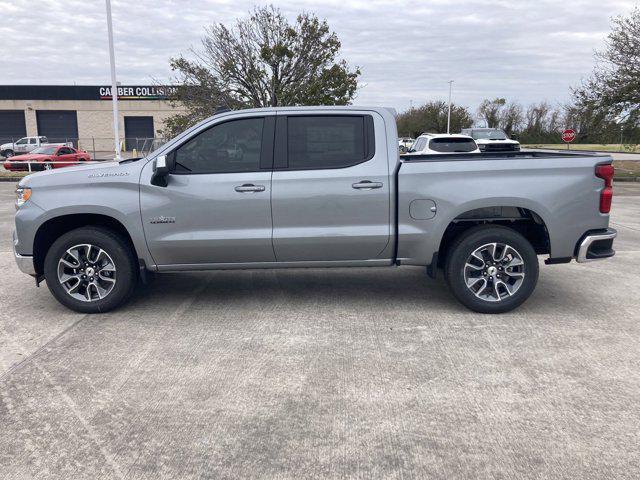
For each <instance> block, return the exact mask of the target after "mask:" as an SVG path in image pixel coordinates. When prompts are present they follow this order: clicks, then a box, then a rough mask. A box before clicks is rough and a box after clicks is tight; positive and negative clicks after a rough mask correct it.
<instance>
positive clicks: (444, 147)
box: [429, 138, 478, 153]
mask: <svg viewBox="0 0 640 480" xmlns="http://www.w3.org/2000/svg"><path fill="white" fill-rule="evenodd" d="M429 148H430V149H431V150H433V151H434V152H443V153H465V152H467V153H468V152H473V151H474V150H475V149H476V148H478V147H477V146H476V142H474V141H473V140H472V139H471V138H434V139H433V140H431V142H430V143H429Z"/></svg>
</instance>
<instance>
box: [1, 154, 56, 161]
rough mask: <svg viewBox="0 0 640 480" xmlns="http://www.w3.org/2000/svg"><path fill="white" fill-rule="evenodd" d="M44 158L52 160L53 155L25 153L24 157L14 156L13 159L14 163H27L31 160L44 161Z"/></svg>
mask: <svg viewBox="0 0 640 480" xmlns="http://www.w3.org/2000/svg"><path fill="white" fill-rule="evenodd" d="M43 158H51V155H44V154H43V153H23V154H22V155H14V156H13V157H11V161H12V162H26V161H31V160H35V161H38V160H42V159H43Z"/></svg>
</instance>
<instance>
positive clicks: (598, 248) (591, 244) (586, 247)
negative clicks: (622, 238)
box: [576, 228, 618, 263]
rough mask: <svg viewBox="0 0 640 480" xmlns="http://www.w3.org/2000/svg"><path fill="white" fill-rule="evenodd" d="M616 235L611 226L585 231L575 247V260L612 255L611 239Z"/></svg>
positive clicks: (598, 258)
mask: <svg viewBox="0 0 640 480" xmlns="http://www.w3.org/2000/svg"><path fill="white" fill-rule="evenodd" d="M617 236H618V232H617V231H616V230H614V229H613V228H607V229H604V230H592V231H589V232H587V233H585V235H584V236H583V237H582V239H581V240H580V241H579V242H578V246H577V248H576V262H578V263H585V262H593V261H595V260H603V259H605V258H609V257H613V256H614V255H615V254H616V251H615V250H614V249H613V239H614V238H616V237H617Z"/></svg>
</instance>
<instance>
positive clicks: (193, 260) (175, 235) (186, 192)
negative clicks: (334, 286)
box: [140, 162, 275, 265]
mask: <svg viewBox="0 0 640 480" xmlns="http://www.w3.org/2000/svg"><path fill="white" fill-rule="evenodd" d="M151 173H152V162H149V163H148V164H147V165H146V166H145V168H144V170H143V174H142V178H141V189H140V204H141V210H142V222H143V225H144V231H145V236H146V238H147V244H148V246H149V251H150V252H151V255H152V256H153V258H154V260H155V262H156V263H157V264H158V265H171V264H206V263H243V262H272V261H274V260H275V257H274V254H273V248H272V246H271V208H270V204H269V199H270V196H271V172H247V173H221V174H202V175H170V176H169V182H168V186H167V187H157V186H154V185H151ZM245 184H253V185H255V186H263V187H264V190H263V191H257V192H237V191H236V190H235V189H236V187H238V186H242V185H245ZM159 222H172V223H159Z"/></svg>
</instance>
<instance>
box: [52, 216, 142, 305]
mask: <svg viewBox="0 0 640 480" xmlns="http://www.w3.org/2000/svg"><path fill="white" fill-rule="evenodd" d="M135 262H136V259H135V255H134V253H133V252H132V251H131V248H130V247H129V245H128V244H127V242H126V241H125V240H124V239H123V238H121V237H120V236H119V235H117V234H116V233H114V232H113V231H111V230H108V229H105V228H100V227H93V226H92V227H82V228H78V229H76V230H72V231H70V232H67V233H65V234H64V235H62V236H60V237H59V238H58V239H57V240H56V241H55V242H54V243H53V245H51V248H49V251H48V252H47V255H46V257H45V261H44V276H45V279H46V281H47V286H48V287H49V290H50V291H51V293H52V294H53V296H54V297H55V298H56V300H58V301H59V302H60V303H62V304H63V305H65V306H66V307H68V308H70V309H72V310H75V311H77V312H82V313H100V312H107V311H109V310H112V309H114V308H116V307H118V306H119V305H121V304H122V303H124V302H125V301H126V300H127V299H128V298H129V296H130V295H131V293H132V292H133V290H134V288H135V285H136V280H137V270H136V268H135Z"/></svg>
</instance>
